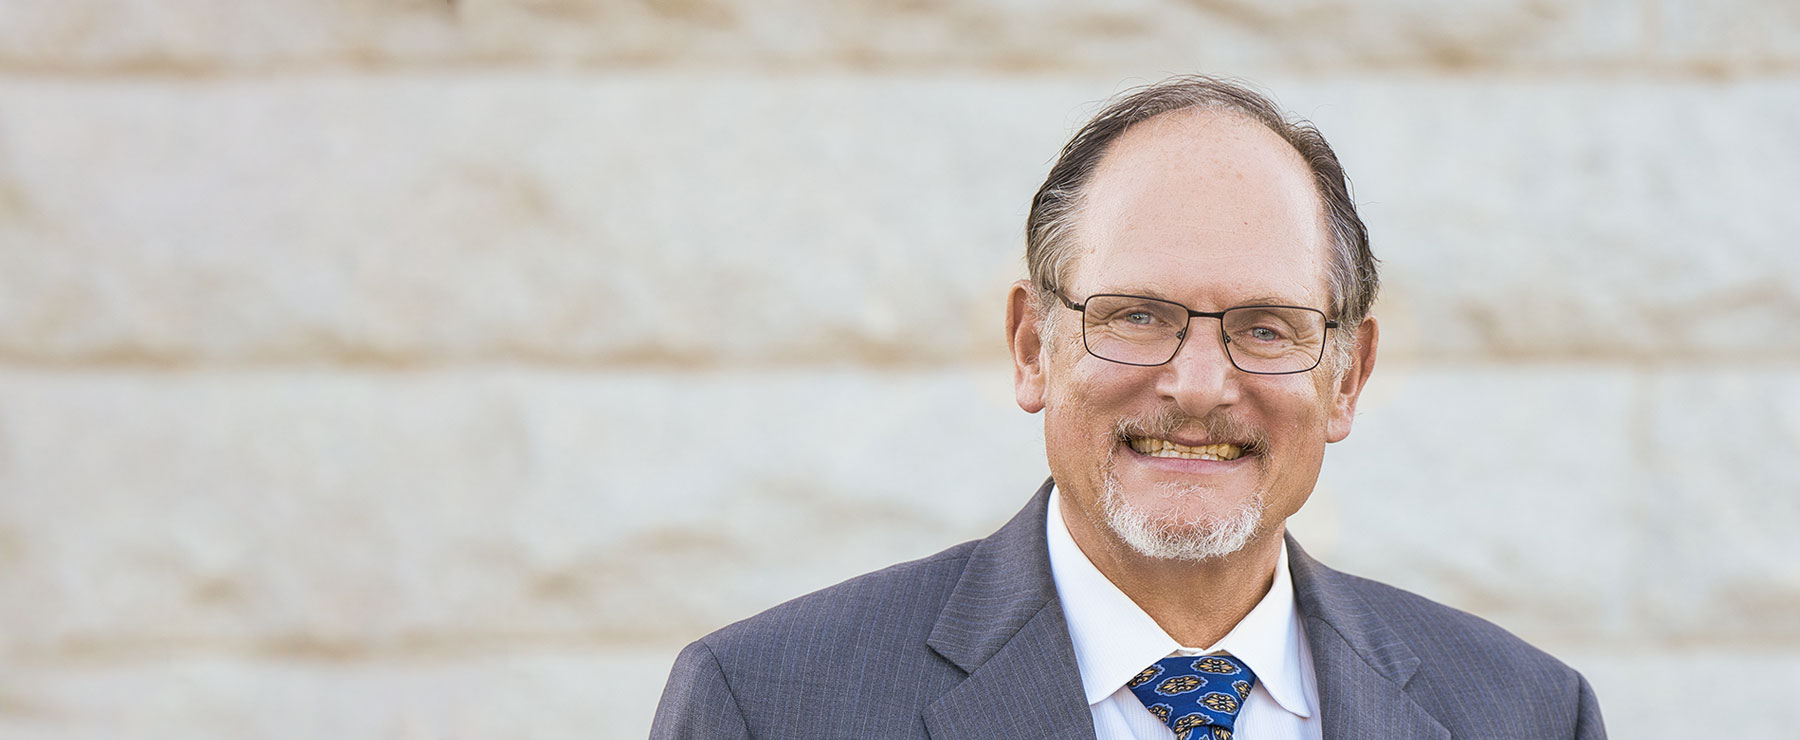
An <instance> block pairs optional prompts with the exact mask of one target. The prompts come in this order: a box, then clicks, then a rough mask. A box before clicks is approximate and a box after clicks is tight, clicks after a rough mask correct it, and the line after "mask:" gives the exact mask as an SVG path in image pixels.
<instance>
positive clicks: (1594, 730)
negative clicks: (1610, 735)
mask: <svg viewBox="0 0 1800 740" xmlns="http://www.w3.org/2000/svg"><path fill="white" fill-rule="evenodd" d="M1576 680H1578V681H1580V682H1581V691H1580V693H1579V695H1578V696H1577V697H1576V707H1575V740H1606V724H1605V723H1604V722H1601V721H1600V700H1599V698H1597V697H1595V696H1594V687H1592V686H1589V685H1588V681H1587V677H1586V676H1582V675H1580V674H1576Z"/></svg>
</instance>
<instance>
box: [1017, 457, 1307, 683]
mask: <svg viewBox="0 0 1800 740" xmlns="http://www.w3.org/2000/svg"><path fill="white" fill-rule="evenodd" d="M1060 493H1061V492H1060V491H1058V490H1056V489H1052V490H1051V492H1050V511H1049V515H1048V516H1047V517H1045V518H1046V519H1047V520H1048V521H1047V522H1046V527H1045V529H1046V530H1047V532H1046V535H1047V536H1048V539H1049V543H1050V574H1051V577H1052V578H1053V579H1054V580H1055V582H1056V593H1057V595H1058V597H1059V598H1060V599H1061V601H1062V608H1063V616H1064V618H1065V619H1066V620H1067V621H1068V623H1069V639H1070V641H1071V642H1073V643H1074V647H1075V661H1076V664H1077V666H1078V667H1079V668H1080V670H1081V686H1082V689H1083V690H1084V691H1085V692H1086V694H1087V702H1088V705H1089V706H1092V705H1094V704H1098V703H1100V702H1101V701H1104V700H1106V699H1107V698H1108V697H1110V696H1112V695H1113V694H1114V693H1115V692H1117V691H1118V690H1119V689H1120V688H1122V687H1124V686H1125V682H1127V681H1130V680H1131V679H1132V677H1134V676H1136V675H1137V674H1138V672H1140V671H1142V670H1144V668H1145V667H1146V666H1148V665H1150V664H1151V663H1155V662H1156V661H1159V660H1162V659H1163V658H1166V657H1168V656H1170V655H1175V654H1183V655H1204V654H1207V653H1218V652H1227V653H1231V654H1232V655H1233V656H1234V657H1236V658H1237V659H1238V660H1241V661H1244V663H1245V664H1246V665H1248V666H1250V670H1251V671H1253V672H1255V673H1256V678H1257V683H1258V684H1259V685H1261V686H1263V687H1264V688H1265V689H1266V690H1267V691H1268V692H1269V695H1270V696H1272V697H1274V699H1275V701H1276V703H1278V704H1280V705H1281V707H1282V708H1283V709H1286V710H1287V711H1289V712H1292V713H1294V714H1297V715H1299V716H1301V717H1311V716H1312V714H1313V702H1312V700H1311V699H1310V695H1311V694H1312V692H1311V691H1308V690H1307V687H1308V686H1309V685H1310V684H1311V683H1312V680H1313V677H1312V675H1311V673H1312V670H1311V660H1310V659H1309V658H1310V656H1308V655H1307V654H1306V651H1305V644H1306V636H1305V632H1304V631H1303V629H1302V627H1301V624H1300V620H1299V618H1298V612H1297V610H1296V609H1295V606H1294V582H1293V578H1292V576H1291V575H1290V574H1289V573H1288V554H1287V548H1286V547H1283V548H1281V559H1280V560H1279V561H1278V562H1277V563H1276V566H1275V581H1274V583H1273V584H1271V585H1270V587H1269V592H1268V593H1267V594H1265V595H1264V596H1263V598H1262V600H1261V601H1259V602H1257V604H1256V606H1255V607H1253V608H1252V609H1251V610H1250V613H1249V614H1247V615H1245V616H1244V618H1243V620H1242V621H1239V622H1238V623H1237V626H1235V627H1233V628H1232V629H1231V631H1230V632H1229V633H1226V635H1225V637H1224V638H1222V639H1220V640H1219V642H1218V643H1217V644H1214V645H1211V646H1208V647H1204V648H1190V647H1185V646H1183V645H1181V644H1180V643H1177V642H1176V641H1175V638H1173V637H1170V636H1169V633H1167V632H1164V631H1163V629H1162V627H1161V626H1160V625H1158V624H1157V623H1156V620H1154V619H1151V618H1150V615H1149V614H1145V613H1144V610H1143V609H1142V608H1140V607H1138V605H1137V604H1136V603H1135V602H1133V601H1132V600H1131V597H1129V596H1126V595H1125V593H1124V592H1123V591H1120V590H1119V587H1118V586H1115V585H1113V582H1112V581H1110V580H1107V578H1106V575H1105V574H1103V573H1101V572H1100V569H1099V568H1096V567H1094V564H1093V562H1092V561H1090V560H1088V558H1087V555H1086V554H1085V553H1083V552H1082V551H1081V548H1080V546H1078V545H1076V544H1075V539H1074V537H1072V536H1070V535H1069V528H1068V525H1067V524H1066V523H1065V522H1064V521H1063V518H1062V510H1061V502H1060Z"/></svg>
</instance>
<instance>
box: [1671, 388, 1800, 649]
mask: <svg viewBox="0 0 1800 740" xmlns="http://www.w3.org/2000/svg"><path fill="white" fill-rule="evenodd" d="M1649 393H1650V398H1651V399H1653V400H1652V401H1651V403H1650V404H1649V411H1648V413H1647V415H1646V418H1645V421H1644V429H1643V430H1642V432H1641V434H1642V437H1643V440H1644V441H1643V444H1644V445H1645V446H1646V447H1647V448H1648V453H1649V454H1648V459H1647V460H1646V468H1647V470H1646V481H1645V482H1646V484H1647V486H1646V490H1645V491H1644V493H1645V495H1646V496H1647V497H1648V498H1650V499H1651V500H1652V501H1654V502H1655V503H1654V504H1653V505H1650V506H1647V507H1645V509H1644V515H1643V519H1642V523H1641V524H1640V526H1641V527H1642V530H1643V535H1642V536H1643V538H1644V541H1645V548H1644V558H1643V559H1644V564H1643V567H1644V568H1645V569H1646V570H1647V571H1648V574H1647V575H1648V577H1647V578H1646V579H1645V590H1646V592H1647V594H1646V595H1647V604H1646V614H1645V617H1646V619H1647V620H1649V621H1652V622H1653V623H1655V624H1656V625H1657V626H1658V627H1659V631H1661V632H1664V633H1667V634H1672V635H1679V636H1680V638H1681V639H1682V640H1684V641H1688V642H1695V643H1709V642H1711V643H1722V644H1727V645H1734V646H1745V647H1751V646H1757V645H1761V644H1765V643H1782V644H1788V645H1793V644H1796V641H1800V620H1796V619H1795V615H1796V614H1800V557H1796V550H1797V548H1796V545H1795V540H1794V533H1795V532H1796V531H1800V468H1797V467H1796V466H1795V464H1794V461H1795V460H1800V373H1797V372H1795V371H1793V370H1789V369H1785V368H1783V369H1749V368H1746V369H1736V370H1706V369H1691V370H1671V371H1666V372H1661V373H1658V374H1657V375H1656V376H1655V378H1654V382H1653V383H1652V384H1651V386H1650V389H1649Z"/></svg>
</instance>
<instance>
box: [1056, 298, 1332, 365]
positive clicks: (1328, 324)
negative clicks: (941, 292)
mask: <svg viewBox="0 0 1800 740" xmlns="http://www.w3.org/2000/svg"><path fill="white" fill-rule="evenodd" d="M1050 295H1053V296H1056V299H1057V300H1059V301H1062V304H1063V305H1064V306H1067V307H1068V308H1070V309H1072V310H1074V311H1077V312H1079V313H1081V315H1082V322H1081V348H1082V349H1084V350H1087V353H1088V354H1090V355H1093V356H1094V357H1097V358H1099V359H1102V360H1105V361H1107V362H1112V363H1117V364H1120V365H1130V366H1132V367H1159V366H1162V365H1167V364H1169V363H1170V362H1172V361H1174V359H1175V356H1176V355H1179V354H1181V348H1182V347H1185V346H1187V338H1188V329H1190V328H1192V327H1193V325H1194V319H1197V318H1199V319H1218V320H1219V342H1220V343H1221V346H1222V347H1223V348H1224V349H1225V359H1226V360H1228V361H1230V362H1231V366H1232V367H1235V368H1237V369H1238V370H1239V371H1240V372H1246V373H1250V374H1251V375H1299V374H1300V373H1310V372H1312V371H1313V370H1315V369H1317V368H1318V367H1319V363H1321V362H1324V361H1325V342H1326V341H1328V340H1325V339H1322V340H1320V342H1319V354H1318V356H1317V357H1314V358H1313V364H1311V365H1308V366H1307V367H1306V369H1304V370H1283V371H1281V372H1273V373H1272V372H1266V371H1262V370H1245V369H1244V366H1242V365H1239V364H1238V361H1237V358H1236V357H1234V356H1232V354H1231V337H1230V335H1227V334H1226V333H1225V314H1226V313H1227V312H1230V311H1236V310H1238V309H1240V308H1292V309H1297V310H1300V311H1311V312H1313V313H1316V314H1318V315H1319V317H1320V318H1323V319H1325V331H1326V332H1330V331H1331V330H1332V329H1336V328H1338V322H1337V320H1336V319H1333V318H1331V317H1329V316H1326V315H1325V312H1324V311H1320V310H1319V309H1316V308H1312V307H1310V306H1282V305H1275V304H1265V303H1258V304H1253V305H1248V306H1232V307H1231V308H1227V309H1225V310H1224V311H1195V310H1194V309H1191V308H1188V307H1187V306H1183V305H1181V304H1179V303H1176V302H1174V301H1170V300H1165V299H1162V298H1151V297H1150V296H1144V295H1131V294H1129V293H1095V294H1093V295H1091V296H1088V297H1087V300H1086V301H1083V302H1081V303H1076V302H1074V301H1072V300H1069V297H1068V296H1065V295H1063V294H1062V291H1060V290H1057V289H1055V288H1052V289H1051V290H1050ZM1095 298H1130V299H1133V300H1140V301H1156V302H1157V303H1167V304H1169V305H1171V306H1175V307H1178V308H1180V309H1181V310H1183V311H1186V312H1187V315H1188V323H1187V325H1186V326H1183V327H1181V331H1178V332H1176V333H1175V337H1176V340H1177V341H1176V342H1175V350H1174V351H1172V352H1170V353H1169V357H1168V359H1166V360H1163V361H1162V362H1125V361H1123V360H1115V359H1113V358H1111V357H1104V356H1102V355H1100V354H1098V353H1096V352H1094V349H1093V348H1092V347H1089V346H1088V339H1087V320H1086V317H1087V304H1088V303H1089V302H1091V301H1093V300H1094V299H1095ZM1327 337H1329V334H1327Z"/></svg>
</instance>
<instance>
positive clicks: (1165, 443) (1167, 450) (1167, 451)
mask: <svg viewBox="0 0 1800 740" xmlns="http://www.w3.org/2000/svg"><path fill="white" fill-rule="evenodd" d="M1131 449H1134V450H1137V451H1138V452H1141V453H1144V454H1146V455H1149V456H1151V457H1176V458H1181V459H1183V460H1236V459H1238V457H1240V456H1242V455H1243V454H1244V448H1242V447H1239V446H1237V445H1234V444H1216V445H1203V446H1200V447H1189V446H1187V445H1178V444H1175V443H1174V442H1170V441H1169V440H1166V439H1151V438H1149V437H1134V438H1132V440H1131Z"/></svg>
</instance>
